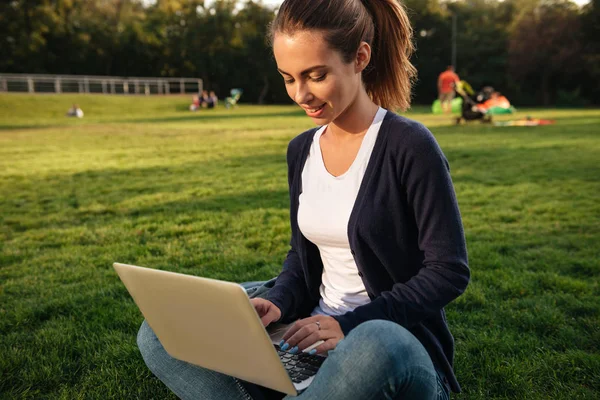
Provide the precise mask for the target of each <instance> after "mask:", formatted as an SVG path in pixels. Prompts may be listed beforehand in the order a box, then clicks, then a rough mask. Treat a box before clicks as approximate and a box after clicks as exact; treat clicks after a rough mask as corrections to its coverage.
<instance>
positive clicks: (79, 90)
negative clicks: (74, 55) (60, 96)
mask: <svg viewBox="0 0 600 400" xmlns="http://www.w3.org/2000/svg"><path fill="white" fill-rule="evenodd" d="M81 92H83V82H81V81H77V93H81Z"/></svg>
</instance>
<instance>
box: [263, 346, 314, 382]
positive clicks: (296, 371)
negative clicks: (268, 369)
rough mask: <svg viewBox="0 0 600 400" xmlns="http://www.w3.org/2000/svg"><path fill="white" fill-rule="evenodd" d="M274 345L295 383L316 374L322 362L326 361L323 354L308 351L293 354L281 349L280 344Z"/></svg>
mask: <svg viewBox="0 0 600 400" xmlns="http://www.w3.org/2000/svg"><path fill="white" fill-rule="evenodd" d="M274 346H275V349H277V354H279V358H280V359H281V362H282V363H283V366H284V367H285V369H286V371H287V373H288V375H289V376H290V378H292V382H294V383H300V382H302V381H305V380H306V379H308V378H310V377H311V376H313V375H315V374H316V373H317V371H318V370H319V367H320V366H321V364H323V361H325V357H323V356H318V355H316V354H314V355H310V354H306V353H296V354H291V353H289V352H287V351H283V350H281V348H280V347H279V345H274Z"/></svg>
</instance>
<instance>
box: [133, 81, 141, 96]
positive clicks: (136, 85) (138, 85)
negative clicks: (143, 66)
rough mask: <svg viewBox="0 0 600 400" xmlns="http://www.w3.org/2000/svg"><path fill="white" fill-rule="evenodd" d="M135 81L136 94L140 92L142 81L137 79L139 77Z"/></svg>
mask: <svg viewBox="0 0 600 400" xmlns="http://www.w3.org/2000/svg"><path fill="white" fill-rule="evenodd" d="M133 82H134V85H135V94H138V93H139V92H140V83H139V82H138V81H137V79H136V80H135V81H133Z"/></svg>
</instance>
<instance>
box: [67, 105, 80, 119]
mask: <svg viewBox="0 0 600 400" xmlns="http://www.w3.org/2000/svg"><path fill="white" fill-rule="evenodd" d="M67 117H77V118H83V110H82V109H81V108H79V105H77V104H73V106H71V108H69V111H67Z"/></svg>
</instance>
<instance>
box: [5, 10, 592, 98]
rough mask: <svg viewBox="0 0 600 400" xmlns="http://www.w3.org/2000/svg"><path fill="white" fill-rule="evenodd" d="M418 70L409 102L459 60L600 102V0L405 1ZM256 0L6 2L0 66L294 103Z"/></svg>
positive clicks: (528, 88) (476, 79)
mask: <svg viewBox="0 0 600 400" xmlns="http://www.w3.org/2000/svg"><path fill="white" fill-rule="evenodd" d="M404 4H405V5H406V7H407V9H408V10H409V15H410V17H411V21H412V23H413V28H414V31H415V39H414V40H415V43H416V46H417V52H416V53H415V56H414V58H413V63H414V64H415V66H416V67H417V69H418V71H419V76H418V82H417V84H416V86H415V88H414V102H415V103H419V104H430V103H431V102H432V101H433V99H435V98H436V96H437V87H436V80H437V76H438V74H439V73H440V72H441V71H442V70H443V69H445V67H446V66H447V65H449V64H450V63H451V60H452V38H453V18H454V19H455V25H454V26H455V27H456V30H455V33H456V35H455V43H456V50H457V56H456V60H457V72H458V74H459V75H460V77H461V78H463V79H466V80H467V81H468V82H469V83H470V84H471V85H472V86H473V87H474V88H480V87H482V86H485V85H491V86H493V87H494V88H496V89H497V90H499V91H501V92H503V93H504V94H505V95H506V96H508V98H509V99H510V100H511V101H512V102H513V103H514V104H515V105H517V106H519V105H545V106H548V105H563V106H582V105H593V104H598V103H599V102H600V100H599V99H600V40H599V39H598V38H600V0H592V1H591V2H590V3H589V4H587V5H586V6H584V7H579V6H577V5H576V4H575V3H573V2H571V1H569V0H504V1H498V0H456V1H445V0H404ZM275 12H276V10H275V9H274V8H273V7H269V6H266V5H264V4H263V3H261V2H260V1H252V0H250V1H245V2H241V1H237V0H215V1H212V2H210V3H209V2H205V1H204V0H12V1H5V2H1V4H0V55H1V57H0V72H6V73H49V74H78V75H113V76H148V77H150V76H151V77H198V78H202V79H203V80H204V83H205V88H207V89H210V90H215V91H216V92H217V93H218V94H219V95H220V96H221V97H224V96H225V95H226V94H227V92H228V91H229V89H231V88H234V87H239V88H242V89H243V90H244V95H243V98H242V99H243V100H244V101H247V102H253V103H287V102H289V101H290V100H289V98H288V97H287V95H286V93H285V90H284V86H283V83H282V78H281V76H279V74H278V73H277V71H276V65H275V61H274V59H273V56H272V53H271V49H270V48H269V46H268V44H267V42H266V33H267V25H268V23H269V22H270V21H271V20H272V19H273V17H274V15H275Z"/></svg>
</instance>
